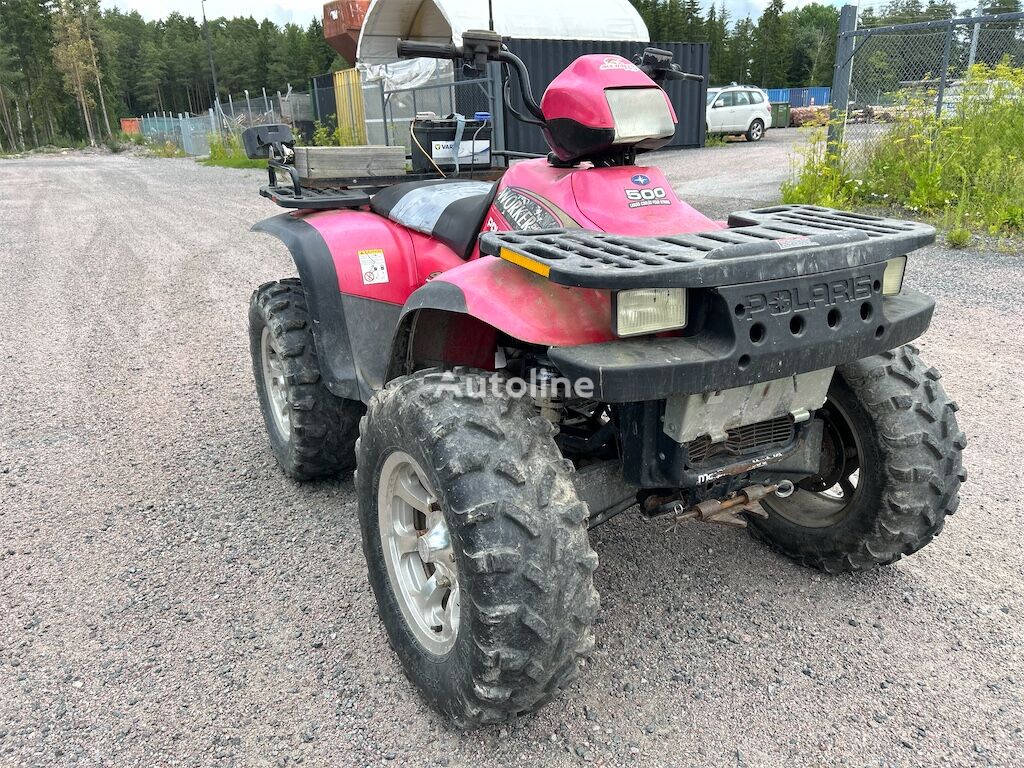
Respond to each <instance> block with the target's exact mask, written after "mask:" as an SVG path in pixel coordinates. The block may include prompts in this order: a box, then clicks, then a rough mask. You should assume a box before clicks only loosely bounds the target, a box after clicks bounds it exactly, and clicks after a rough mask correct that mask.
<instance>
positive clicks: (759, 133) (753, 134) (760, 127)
mask: <svg viewBox="0 0 1024 768" xmlns="http://www.w3.org/2000/svg"><path fill="white" fill-rule="evenodd" d="M746 135H747V141H760V140H761V139H763V138H764V123H763V122H761V120H760V119H757V120H754V122H752V123H751V124H750V127H749V128H747V134H746Z"/></svg>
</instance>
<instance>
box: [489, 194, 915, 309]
mask: <svg viewBox="0 0 1024 768" xmlns="http://www.w3.org/2000/svg"><path fill="white" fill-rule="evenodd" d="M934 241H935V228H934V227H931V226H929V225H927V224H919V223H917V222H913V221H901V220H899V219H888V218H883V217H880V216H868V215H866V214H860V213H851V212H848V211H838V210H834V209H832V208H821V207H819V206H813V205H779V206H773V207H770V208H758V209H756V210H752V211H740V212H737V213H733V214H732V215H730V216H729V227H728V228H727V229H718V230H712V231H707V232H698V233H693V234H683V235H672V236H667V237H626V236H622V235H613V234H606V233H602V232H593V231H590V230H580V229H576V230H571V229H548V230H537V231H532V232H489V233H485V234H484V235H482V236H481V237H480V252H481V253H482V254H486V255H491V256H500V257H501V258H503V259H506V260H507V261H511V262H512V263H514V264H517V265H519V266H520V267H523V268H524V269H528V270H530V271H531V272H536V273H538V274H540V275H543V276H544V277H546V278H548V279H549V280H551V281H552V282H554V283H559V284H560V285H567V286H573V287H577V288H612V289H622V288H696V287H700V286H706V285H731V284H737V283H753V282H760V281H763V280H776V279H781V278H787V277H799V276H802V275H808V274H813V273H818V272H828V271H831V270H835V269H844V268H847V267H857V266H861V265H863V264H873V263H877V262H879V261H884V260H886V259H889V258H892V257H894V256H902V255H904V254H906V253H908V252H909V251H912V250H915V249H916V248H920V247H922V246H925V245H928V244H929V243H932V242H934Z"/></svg>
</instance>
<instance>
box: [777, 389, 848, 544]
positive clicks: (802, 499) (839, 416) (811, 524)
mask: <svg viewBox="0 0 1024 768" xmlns="http://www.w3.org/2000/svg"><path fill="white" fill-rule="evenodd" d="M818 416H819V417H820V418H821V419H822V421H824V423H825V424H824V427H825V428H824V431H823V434H822V441H821V450H822V470H821V472H820V474H817V475H814V476H812V477H808V478H806V479H804V480H801V481H800V482H799V483H797V487H796V490H795V491H794V493H793V495H792V496H789V497H788V498H785V499H782V498H779V497H777V496H774V497H772V498H771V499H765V500H764V501H762V504H763V505H765V506H767V507H768V508H769V509H770V510H771V511H772V512H775V513H776V514H778V515H780V516H781V517H783V518H785V519H786V520H789V521H790V522H791V523H796V524H797V525H801V526H804V527H806V528H827V527H828V526H831V525H836V524H837V523H839V522H841V521H842V520H843V519H844V518H845V517H846V516H847V515H848V514H849V513H850V510H851V509H852V508H853V507H854V505H855V504H856V503H857V501H858V499H859V498H860V495H861V493H862V488H863V485H864V484H863V483H862V482H861V457H863V456H864V447H863V442H862V440H861V436H860V435H859V434H858V433H857V430H856V429H854V428H853V422H852V421H851V419H850V416H849V414H848V413H847V411H846V410H845V409H844V408H843V406H842V405H840V404H839V403H838V402H837V401H835V400H832V399H829V400H828V401H826V403H825V405H824V406H823V407H822V408H821V410H820V411H818Z"/></svg>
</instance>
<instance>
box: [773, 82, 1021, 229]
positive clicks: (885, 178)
mask: <svg viewBox="0 0 1024 768" xmlns="http://www.w3.org/2000/svg"><path fill="white" fill-rule="evenodd" d="M898 101H899V102H902V103H903V104H904V105H905V106H904V107H902V108H901V109H900V110H899V111H898V112H896V113H895V115H896V116H895V120H894V122H893V123H892V125H891V126H890V128H889V130H888V131H886V133H885V134H884V136H883V137H881V139H880V140H878V141H877V142H875V144H874V145H873V146H872V147H871V148H869V150H868V154H867V156H866V158H865V162H864V163H863V165H858V167H857V168H856V169H854V168H852V167H851V166H850V165H849V164H848V162H847V160H846V159H845V157H846V153H845V152H844V148H843V147H842V146H839V147H837V148H830V147H829V146H828V144H827V142H826V141H825V134H824V131H822V130H819V131H818V132H817V133H816V134H815V135H814V136H813V137H812V139H811V142H810V144H809V145H808V147H807V149H806V150H805V151H804V152H803V153H802V157H801V158H799V159H798V160H797V162H796V164H795V167H794V172H793V177H792V178H791V179H790V180H789V181H787V182H785V183H784V184H783V187H782V198H783V201H784V202H787V203H814V204H818V205H827V206H833V207H837V208H851V207H858V206H862V205H874V206H878V205H881V206H883V207H888V208H901V209H904V210H907V211H911V212H914V213H917V214H919V215H920V216H921V217H922V218H926V219H931V220H933V221H935V222H936V223H938V224H939V225H940V226H942V227H943V228H945V229H947V230H948V232H949V235H948V236H947V239H948V241H949V242H950V244H951V245H952V244H954V243H957V242H959V243H963V245H966V244H967V242H969V240H970V236H971V234H972V233H979V234H980V233H985V234H989V235H996V236H1016V235H1020V234H1021V233H1022V232H1024V131H1022V130H1021V125H1022V123H1021V119H1022V118H1021V115H1024V68H1019V67H1018V68H1015V67H1011V66H1009V65H1008V64H1005V63H1004V64H999V65H997V66H995V67H986V66H984V65H978V66H975V67H973V68H972V69H971V71H970V73H969V74H968V77H967V80H966V82H965V83H964V85H963V87H962V88H961V90H960V96H959V98H958V99H957V100H956V103H955V104H954V105H952V107H951V108H948V109H944V110H943V113H942V114H941V115H939V116H936V114H935V106H934V97H933V96H931V95H927V94H926V95H924V96H922V95H921V94H912V93H902V94H900V95H899V97H898ZM961 247H962V246H961Z"/></svg>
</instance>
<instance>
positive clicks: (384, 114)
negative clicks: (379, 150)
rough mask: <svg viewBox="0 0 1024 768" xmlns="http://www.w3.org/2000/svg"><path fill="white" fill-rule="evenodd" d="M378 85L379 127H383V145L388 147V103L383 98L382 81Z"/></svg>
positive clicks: (389, 142) (389, 143) (389, 144)
mask: <svg viewBox="0 0 1024 768" xmlns="http://www.w3.org/2000/svg"><path fill="white" fill-rule="evenodd" d="M379 85H380V117H381V121H380V122H381V125H383V126H384V145H385V146H388V147H390V146H391V141H390V139H389V138H388V102H387V99H386V98H385V97H384V80H380V81H379Z"/></svg>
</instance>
